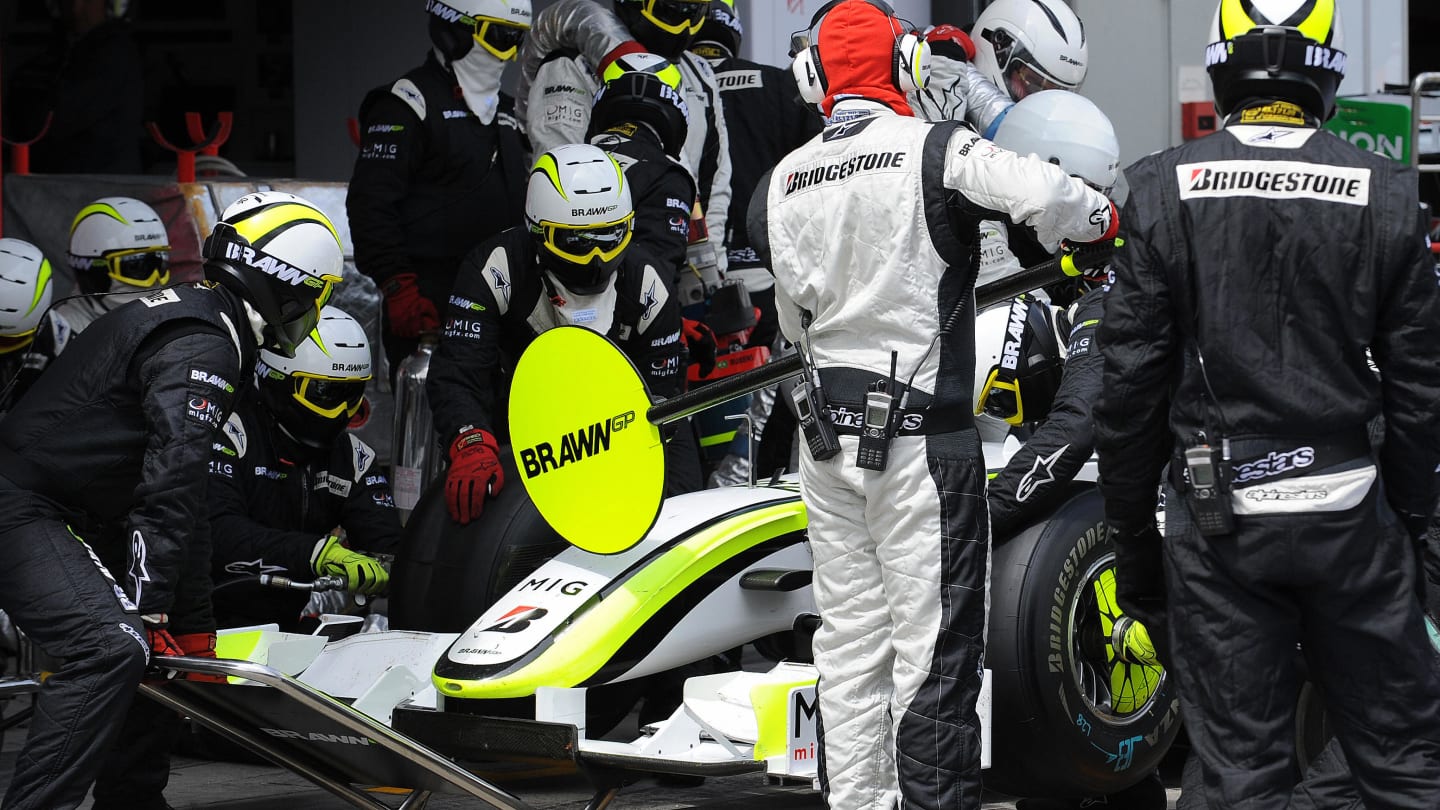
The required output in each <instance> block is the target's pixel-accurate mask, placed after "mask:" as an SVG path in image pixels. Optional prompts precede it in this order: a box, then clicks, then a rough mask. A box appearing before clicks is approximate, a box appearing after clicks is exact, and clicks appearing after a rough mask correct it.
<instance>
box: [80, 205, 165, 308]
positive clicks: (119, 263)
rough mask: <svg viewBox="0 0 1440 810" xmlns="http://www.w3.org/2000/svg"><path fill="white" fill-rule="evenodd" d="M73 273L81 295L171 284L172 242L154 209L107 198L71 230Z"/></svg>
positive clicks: (88, 210)
mask: <svg viewBox="0 0 1440 810" xmlns="http://www.w3.org/2000/svg"><path fill="white" fill-rule="evenodd" d="M69 253H70V268H71V269H72V270H74V271H75V278H76V281H77V282H78V283H79V285H80V290H81V292H84V293H103V292H112V291H116V290H118V289H125V288H127V287H128V288H146V287H163V286H165V285H166V284H169V283H170V236H169V234H167V233H166V232H165V223H164V222H162V221H161V220H160V215H159V214H157V213H155V209H154V208H151V207H150V206H148V205H146V204H145V203H143V202H141V201H140V200H137V199H134V198H132V197H102V198H100V199H98V200H96V201H95V202H92V203H90V204H89V205H87V206H85V207H84V208H81V209H80V212H79V213H77V214H76V215H75V219H74V221H73V222H72V223H71V224H70V250H69Z"/></svg>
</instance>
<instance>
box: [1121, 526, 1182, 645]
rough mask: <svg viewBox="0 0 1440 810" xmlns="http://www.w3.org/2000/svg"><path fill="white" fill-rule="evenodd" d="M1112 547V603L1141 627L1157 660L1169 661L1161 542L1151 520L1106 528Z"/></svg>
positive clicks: (1168, 634)
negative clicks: (1145, 632) (1129, 526)
mask: <svg viewBox="0 0 1440 810" xmlns="http://www.w3.org/2000/svg"><path fill="white" fill-rule="evenodd" d="M1110 542H1111V543H1113V544H1114V546H1115V601H1116V603H1117V604H1119V605H1120V609H1121V610H1123V611H1124V612H1125V615H1126V616H1129V617H1130V618H1132V619H1135V620H1137V621H1139V622H1140V623H1141V624H1144V625H1145V629H1146V630H1148V631H1149V632H1150V640H1151V641H1152V642H1154V645H1155V652H1156V655H1157V656H1159V658H1160V661H1161V662H1162V663H1163V662H1168V661H1169V660H1170V633H1169V628H1168V625H1167V624H1166V622H1165V609H1166V598H1165V564H1164V549H1163V548H1162V547H1161V543H1162V542H1164V540H1163V538H1162V537H1161V536H1160V529H1159V528H1157V527H1156V525H1155V523H1154V522H1153V521H1151V522H1148V523H1145V524H1142V525H1141V526H1139V527H1136V528H1127V527H1120V528H1117V527H1115V526H1111V527H1110Z"/></svg>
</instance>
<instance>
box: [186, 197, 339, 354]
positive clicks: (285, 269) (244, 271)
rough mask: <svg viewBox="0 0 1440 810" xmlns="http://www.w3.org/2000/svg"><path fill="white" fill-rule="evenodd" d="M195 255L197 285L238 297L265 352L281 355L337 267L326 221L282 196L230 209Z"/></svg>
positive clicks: (301, 332) (322, 300)
mask: <svg viewBox="0 0 1440 810" xmlns="http://www.w3.org/2000/svg"><path fill="white" fill-rule="evenodd" d="M201 253H202V255H203V256H204V257H205V280H206V281H209V282H212V283H214V284H217V285H219V286H221V287H224V288H226V289H228V290H230V291H231V292H233V293H235V294H236V295H238V296H240V298H242V299H244V301H245V303H247V304H249V305H250V307H251V308H252V309H254V310H255V312H256V313H257V314H259V316H260V318H261V320H263V321H264V322H265V345H266V347H268V348H271V349H273V350H275V351H277V352H279V353H280V354H283V355H285V356H286V357H293V356H294V355H295V347H296V346H297V345H299V343H300V341H302V340H304V339H305V336H306V335H308V334H310V330H311V329H314V328H315V324H317V323H318V322H319V320H320V308H321V307H323V306H325V304H326V303H327V302H328V301H329V300H330V296H331V295H332V294H333V293H334V291H335V285H336V284H337V283H339V282H340V281H341V280H342V276H341V273H342V271H343V267H344V263H345V256H344V254H343V252H342V250H341V247H340V236H339V235H338V234H337V233H336V232H335V226H334V225H332V224H331V223H330V220H329V218H328V217H326V216H325V214H324V213H322V212H321V211H320V209H319V208H316V207H315V206H314V205H311V204H310V203H308V202H306V201H305V200H303V199H301V198H299V197H297V196H295V195H294V194H287V193H285V192H283V191H260V192H256V193H254V194H246V195H245V196H244V197H241V198H240V199H238V200H236V201H235V202H233V203H231V204H230V207H229V208H226V209H225V213H224V215H222V216H221V218H220V221H219V222H217V223H216V224H215V230H214V231H213V232H212V233H211V234H210V236H208V237H206V239H205V246H204V248H203V249H202V251H201Z"/></svg>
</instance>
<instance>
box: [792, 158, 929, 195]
mask: <svg viewBox="0 0 1440 810" xmlns="http://www.w3.org/2000/svg"><path fill="white" fill-rule="evenodd" d="M904 166H905V153H904V152H870V153H868V154H864V155H853V156H851V157H848V158H845V159H843V160H839V161H836V162H834V163H822V164H820V165H818V166H812V167H810V168H805V169H801V170H800V171H795V172H791V173H790V174H789V175H788V176H787V177H786V178H785V194H786V196H789V195H791V194H794V193H795V192H797V191H803V190H804V189H807V188H810V187H811V186H814V185H817V184H819V183H836V182H839V181H841V180H845V179H848V178H850V177H851V176H853V175H856V174H859V173H861V172H873V171H879V170H881V169H901V168H904Z"/></svg>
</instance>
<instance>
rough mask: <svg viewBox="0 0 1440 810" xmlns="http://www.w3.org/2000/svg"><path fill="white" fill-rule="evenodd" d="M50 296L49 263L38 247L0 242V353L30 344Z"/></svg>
mask: <svg viewBox="0 0 1440 810" xmlns="http://www.w3.org/2000/svg"><path fill="white" fill-rule="evenodd" d="M53 294H54V285H53V284H51V273H50V262H49V260H47V259H46V258H45V254H43V253H41V252H40V248H38V247H35V246H34V245H32V244H30V243H29V242H25V241H21V240H19V239H0V354H7V353H9V352H13V351H16V350H17V349H23V348H25V347H26V346H28V345H30V341H32V340H34V338H35V330H36V329H37V328H38V327H39V326H40V318H41V316H43V315H44V314H45V310H47V309H49V308H50V298H51V296H52V295H53Z"/></svg>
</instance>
